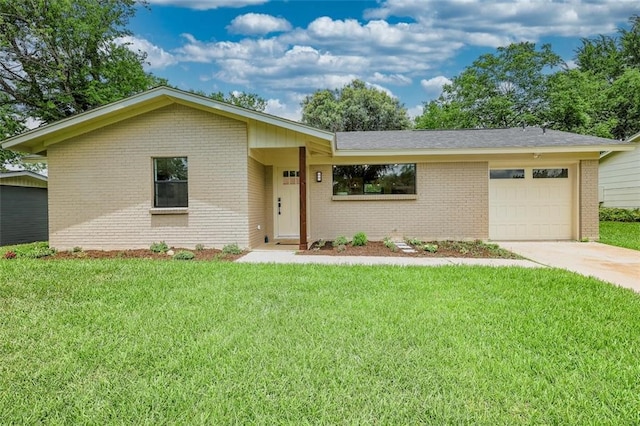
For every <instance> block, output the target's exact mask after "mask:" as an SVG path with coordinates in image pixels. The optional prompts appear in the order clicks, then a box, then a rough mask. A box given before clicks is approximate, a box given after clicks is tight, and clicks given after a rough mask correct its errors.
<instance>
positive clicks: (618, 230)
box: [599, 221, 640, 250]
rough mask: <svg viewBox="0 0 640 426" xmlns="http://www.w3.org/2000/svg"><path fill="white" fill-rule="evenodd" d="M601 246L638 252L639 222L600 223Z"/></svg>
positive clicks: (639, 247) (639, 244)
mask: <svg viewBox="0 0 640 426" xmlns="http://www.w3.org/2000/svg"><path fill="white" fill-rule="evenodd" d="M599 241H600V242H601V243H603V244H609V245H612V246H618V247H624V248H628V249H632V250H640V221H636V222H600V239H599Z"/></svg>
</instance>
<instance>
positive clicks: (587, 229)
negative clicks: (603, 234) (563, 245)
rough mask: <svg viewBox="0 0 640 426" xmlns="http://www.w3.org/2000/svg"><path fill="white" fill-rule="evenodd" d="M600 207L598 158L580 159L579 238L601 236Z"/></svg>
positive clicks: (590, 238)
mask: <svg viewBox="0 0 640 426" xmlns="http://www.w3.org/2000/svg"><path fill="white" fill-rule="evenodd" d="M598 207H599V206H598V160H582V161H580V235H579V236H578V238H579V239H581V240H583V239H589V240H597V239H598V238H600V220H599V214H598Z"/></svg>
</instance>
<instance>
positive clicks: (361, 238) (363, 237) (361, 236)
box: [351, 232, 368, 247]
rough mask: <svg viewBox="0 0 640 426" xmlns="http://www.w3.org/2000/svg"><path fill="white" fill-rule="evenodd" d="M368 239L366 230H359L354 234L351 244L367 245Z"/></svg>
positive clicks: (357, 245) (356, 245)
mask: <svg viewBox="0 0 640 426" xmlns="http://www.w3.org/2000/svg"><path fill="white" fill-rule="evenodd" d="M367 241H368V240H367V234H365V233H364V232H358V233H357V234H356V235H354V236H353V241H352V242H351V245H353V246H355V247H359V246H366V245H367Z"/></svg>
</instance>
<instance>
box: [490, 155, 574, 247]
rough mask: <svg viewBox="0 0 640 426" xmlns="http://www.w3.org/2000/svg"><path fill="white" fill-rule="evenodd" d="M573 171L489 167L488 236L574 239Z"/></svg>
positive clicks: (509, 238) (511, 238)
mask: <svg viewBox="0 0 640 426" xmlns="http://www.w3.org/2000/svg"><path fill="white" fill-rule="evenodd" d="M574 170H575V169H574V168H572V167H571V166H559V167H558V166H556V167H539V166H538V167H500V168H498V167H492V168H491V169H490V171H489V238H490V239H492V240H570V239H575V235H574V221H573V218H574V206H575V204H576V197H575V195H574V194H575V192H576V191H575V190H574V188H575V173H574Z"/></svg>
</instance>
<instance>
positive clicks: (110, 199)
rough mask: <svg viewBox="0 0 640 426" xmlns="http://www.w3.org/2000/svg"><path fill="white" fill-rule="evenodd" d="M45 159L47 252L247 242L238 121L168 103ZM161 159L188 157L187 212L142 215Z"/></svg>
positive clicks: (243, 151) (54, 149) (59, 147)
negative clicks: (155, 159) (155, 162)
mask: <svg viewBox="0 0 640 426" xmlns="http://www.w3.org/2000/svg"><path fill="white" fill-rule="evenodd" d="M47 155H48V162H49V206H50V207H49V208H50V217H51V222H50V244H51V245H52V246H53V247H56V248H58V249H68V248H72V247H74V246H80V247H83V248H85V249H124V248H147V247H149V245H150V244H151V243H152V242H154V241H166V242H167V244H169V245H171V246H176V247H187V248H193V247H194V246H195V245H196V244H204V245H205V246H207V247H222V246H223V245H225V244H228V243H234V242H235V243H238V244H239V245H240V246H241V247H246V246H249V244H250V242H249V233H248V229H249V217H248V216H249V202H248V198H247V187H248V161H247V142H246V126H245V124H244V123H242V122H240V121H236V120H232V119H228V118H224V117H220V116H217V115H214V114H209V113H206V112H203V111H199V110H196V109H191V108H187V107H184V106H180V105H172V106H168V107H165V108H161V109H159V110H156V111H152V112H150V113H147V114H144V115H141V116H138V117H134V118H131V119H128V120H126V121H124V122H120V123H117V124H115V125H110V126H107V127H104V128H102V129H99V130H96V131H93V132H90V133H88V134H85V135H82V136H79V137H76V138H74V139H72V140H69V141H66V142H64V143H60V144H55V145H52V146H51V147H49V149H48V153H47ZM161 156H186V157H188V165H189V208H188V214H185V215H152V214H151V213H150V211H149V210H150V209H151V208H152V207H153V162H152V158H153V157H161ZM253 169H259V167H257V168H256V167H253ZM258 172H259V170H258ZM255 220H259V219H255Z"/></svg>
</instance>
